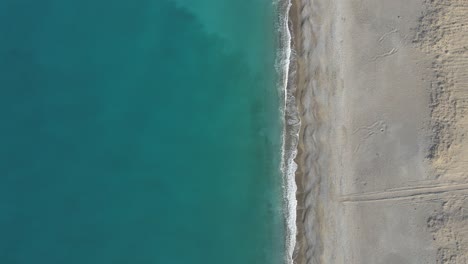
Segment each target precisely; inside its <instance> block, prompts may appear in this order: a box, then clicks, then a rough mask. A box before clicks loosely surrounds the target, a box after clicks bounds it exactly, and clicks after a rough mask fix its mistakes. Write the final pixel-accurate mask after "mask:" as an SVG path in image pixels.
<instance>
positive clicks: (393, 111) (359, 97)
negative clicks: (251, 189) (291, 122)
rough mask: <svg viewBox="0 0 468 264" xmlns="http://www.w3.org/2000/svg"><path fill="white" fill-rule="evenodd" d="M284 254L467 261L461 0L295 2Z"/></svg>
mask: <svg viewBox="0 0 468 264" xmlns="http://www.w3.org/2000/svg"><path fill="white" fill-rule="evenodd" d="M291 17H292V21H294V36H295V39H294V41H295V43H294V44H295V47H296V51H297V56H298V58H297V67H298V72H297V85H298V89H297V100H298V106H299V111H300V113H301V122H302V128H301V133H300V142H299V153H298V156H297V159H296V161H297V163H298V165H299V168H298V172H297V176H296V181H297V184H298V195H297V199H298V218H297V225H298V231H299V233H298V244H297V248H296V256H295V261H296V263H357V264H361V263H363V264H367V263H369V264H374V263H398V264H400V263H445V264H448V263H463V264H465V263H468V198H467V197H468V139H467V137H466V135H468V115H467V111H468V1H466V0H427V1H423V0H411V1H408V0H392V1H389V0H354V1H347V0H334V1H330V0H297V1H296V2H295V5H294V6H293V8H292V9H291Z"/></svg>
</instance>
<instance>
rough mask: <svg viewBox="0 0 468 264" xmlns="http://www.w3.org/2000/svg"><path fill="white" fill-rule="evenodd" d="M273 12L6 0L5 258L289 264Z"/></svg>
mask: <svg viewBox="0 0 468 264" xmlns="http://www.w3.org/2000/svg"><path fill="white" fill-rule="evenodd" d="M275 12H276V11H275V7H274V5H272V3H271V0H177V1H175V0H137V1H122V0H114V1H110V0H79V1H78V0H75V1H71V0H42V1H37V0H3V1H0V122H1V123H0V263H1V264H31V263H35V264H42V263H44V264H45V263H47V264H84V263H86V264H97V263H99V264H108V263H109V264H110V263H112V264H118V263H121V264H123V263H128V264H140V263H141V264H143V263H144V264H150V263H151V264H179V263H184V264H192V263H193V264H198V263H204V264H211V263H216V264H218V263H223V264H231V263H232V264H262V263H265V264H275V263H283V260H284V256H283V255H284V230H283V229H284V220H283V218H284V217H283V211H282V198H281V192H282V190H281V175H280V172H279V164H280V158H281V157H280V149H281V122H280V111H279V103H280V100H279V94H278V93H279V92H278V89H277V88H276V82H277V77H276V72H275V69H274V62H275V53H276V49H277V42H278V36H277V35H276V34H277V33H276V30H275V26H274V24H275V21H276V14H275Z"/></svg>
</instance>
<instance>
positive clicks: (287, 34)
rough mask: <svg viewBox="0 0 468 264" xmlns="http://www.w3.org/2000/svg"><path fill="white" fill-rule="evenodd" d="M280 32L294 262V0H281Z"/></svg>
mask: <svg viewBox="0 0 468 264" xmlns="http://www.w3.org/2000/svg"><path fill="white" fill-rule="evenodd" d="M277 4H278V10H279V24H278V30H279V36H280V49H279V52H278V56H277V65H276V66H277V71H278V72H279V74H280V84H279V89H280V94H281V95H282V100H283V104H282V106H281V107H282V109H281V113H282V116H283V133H282V160H281V171H282V175H283V195H284V215H285V225H286V234H285V241H286V244H285V250H286V256H285V262H286V263H287V264H292V263H293V255H294V249H295V246H296V234H297V226H296V215H297V212H296V210H297V199H296V191H297V186H296V182H295V173H296V169H297V164H296V163H295V161H294V159H295V157H296V155H297V144H298V139H299V129H300V125H301V124H300V119H299V116H298V110H297V106H296V99H295V97H294V94H295V90H296V86H295V82H294V79H295V67H294V63H293V59H294V56H292V55H293V54H292V52H293V50H292V32H291V30H290V25H289V23H290V21H289V10H290V8H291V6H292V3H291V0H279V2H278V3H277Z"/></svg>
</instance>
